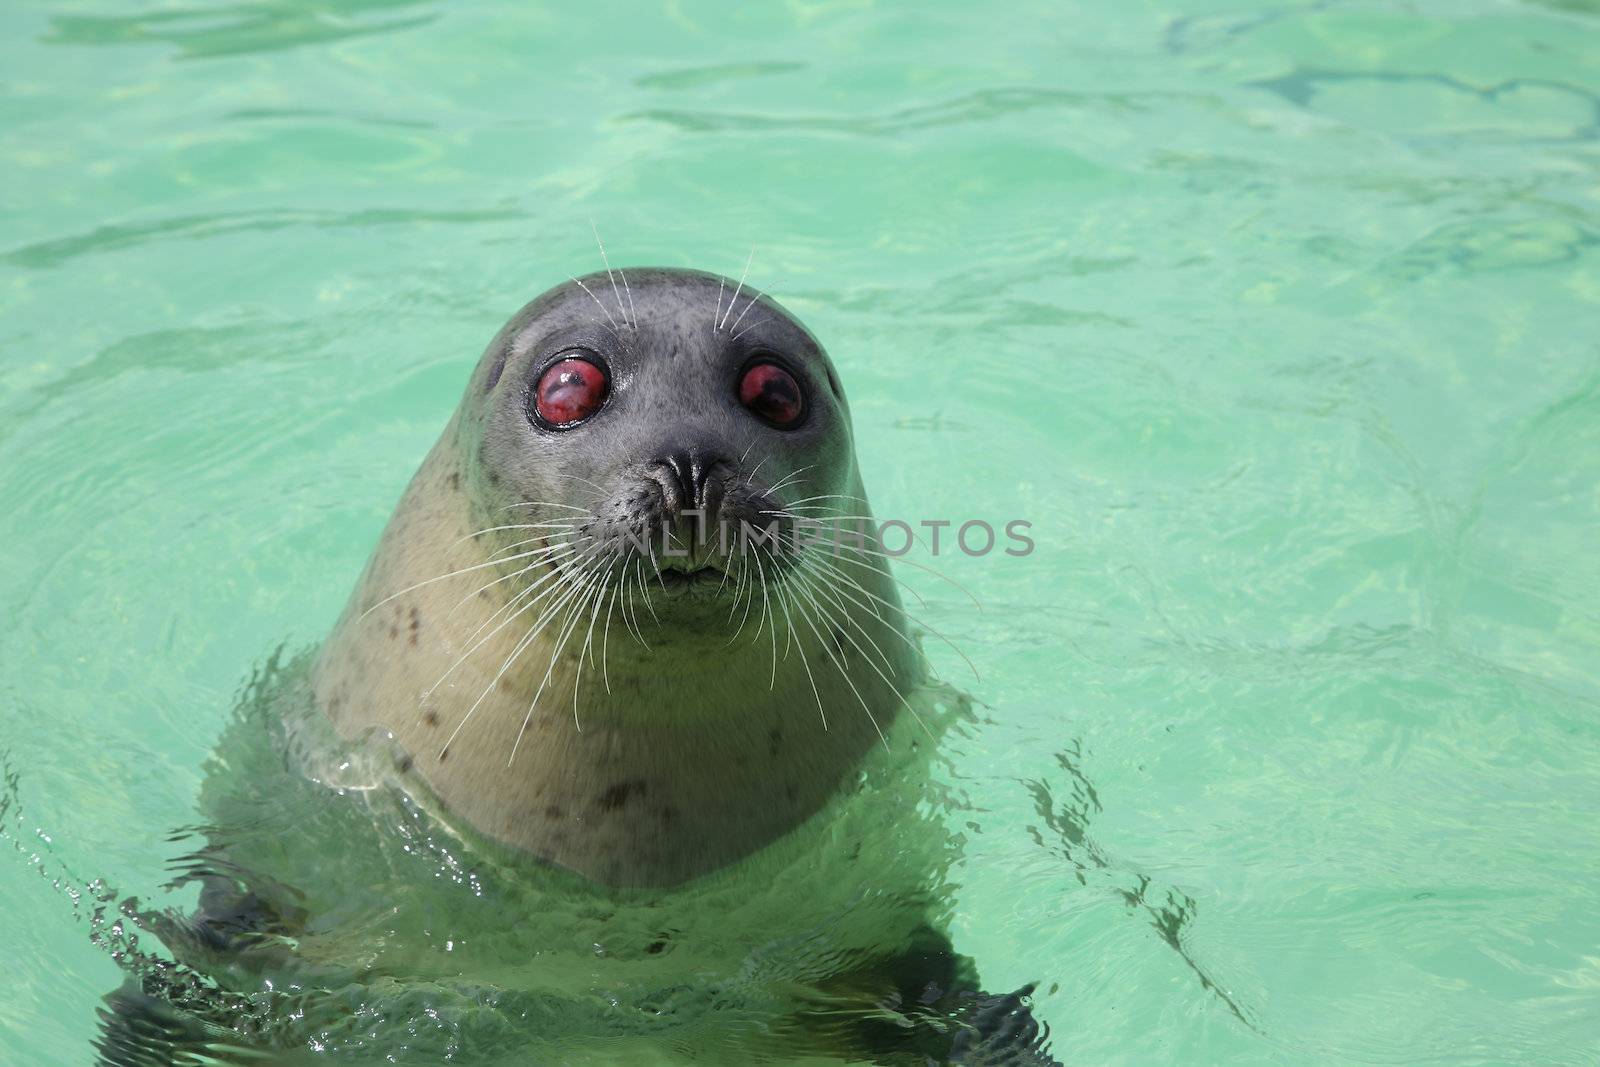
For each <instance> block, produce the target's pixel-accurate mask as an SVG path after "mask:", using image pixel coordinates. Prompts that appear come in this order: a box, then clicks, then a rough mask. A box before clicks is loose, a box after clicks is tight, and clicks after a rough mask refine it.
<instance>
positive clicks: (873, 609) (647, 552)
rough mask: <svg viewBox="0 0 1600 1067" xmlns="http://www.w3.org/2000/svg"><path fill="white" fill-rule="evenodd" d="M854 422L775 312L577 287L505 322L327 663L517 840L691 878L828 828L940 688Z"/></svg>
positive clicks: (357, 730)
mask: <svg viewBox="0 0 1600 1067" xmlns="http://www.w3.org/2000/svg"><path fill="white" fill-rule="evenodd" d="M874 544H875V540H874V529H873V523H872V517H871V512H870V509H869V508H868V506H867V503H866V499H865V492H864V490H863V487H862V480H861V474H860V471H859V470H858V468H857V464H856V457H855V450H854V446H853V442H852V437H851V426H850V416H849V407H848V404H847V403H846V400H845V396H844V392H843V390H842V389H841V388H840V386H839V380H838V376H837V374H836V373H835V371H834V368H833V366H832V365H831V363H830V362H829V359H828V356H827V354H826V353H825V352H824V351H823V349H822V346H821V345H820V344H818V342H817V341H816V339H815V338H814V337H813V336H812V335H811V334H810V333H809V332H808V331H807V330H806V329H805V327H804V326H802V325H801V324H800V323H799V322H798V321H797V320H796V319H794V318H793V317H792V316H791V315H789V314H788V313H787V312H786V311H785V310H784V309H783V308H781V307H780V306H778V304H777V303H775V302H774V301H772V300H771V299H769V298H767V297H765V296H761V295H755V294H752V293H751V292H750V291H749V290H745V289H744V288H743V287H742V285H738V284H736V283H734V282H731V281H728V280H727V279H723V278H719V277H717V276H715V275H711V274H704V273H700V272H695V271H687V270H666V269H647V270H632V271H628V272H627V273H626V274H625V275H624V277H623V280H622V282H621V287H620V288H619V287H618V283H617V279H616V278H615V276H612V275H610V274H609V273H600V274H597V275H591V276H588V277H586V278H578V279H574V280H573V281H571V282H570V283H567V284H564V285H561V286H558V287H556V288H555V289H552V290H551V291H549V292H547V293H545V294H544V295H542V296H540V297H539V298H537V299H536V300H534V301H532V302H531V303H529V304H528V305H527V306H525V307H524V308H522V310H521V311H519V312H518V313H517V314H516V315H515V316H513V317H512V319H511V320H510V321H509V322H508V323H507V324H506V325H505V327H504V328H503V329H501V331H500V332H499V333H498V335H496V337H495V338H494V340H493V341H492V342H491V343H490V345H489V347H488V349H487V350H486V351H485V352H484V354H483V357H482V359H481V360H480V362H479V364H478V366H477V369H476V370H475V371H474V373H473V375H472V377H471V380H470V383H469V385H468V387H467V390H466V393H465V396H464V397H463V398H462V400H461V403H460V406H459V407H458V409H457V410H456V412H455V414H454V416H453V417H452V418H451V420H450V422H449V424H448V426H447V427H446V429H445V430H444V433H443V435H442V436H441V437H440V439H439V441H438V443H437V444H436V445H435V446H434V448H433V450H432V452H431V453H430V454H429V455H428V457H427V460H426V461H425V462H424V463H423V464H422V467H421V469H420V470H419V471H418V472H417V474H416V476H415V478H414V479H413V480H412V482H411V484H410V486H409V488H408V489H407V490H406V492H405V495H404V497H403V498H402V500H401V501H400V504H399V506H398V507H397V509H396V511H395V512H394V515H393V517H392V519H391V520H390V522H389V525H388V528H387V529H386V530H385V532H384V534H383V537H382V540H381V541H380V543H379V545H378V547H377V549H376V550H375V552H374V554H373V556H372V558H371V560H370V562H369V563H368V565H367V568H366V570H365V572H364V574H363V575H362V577H361V579H360V582H359V584H358V585H357V587H356V590H355V592H354V594H353V596H352V597H351V599H350V602H349V605H348V607H347V608H346V610H345V612H344V614H343V616H342V617H341V619H340V620H339V623H338V624H337V626H336V628H335V629H334V631H333V633H332V635H331V637H330V638H329V640H328V641H327V643H326V645H325V646H324V649H323V651H322V654H321V656H320V659H319V661H318V662H317V664H316V666H315V669H314V673H313V685H314V689H315V693H316V698H317V700H318V702H319V703H320V705H321V706H322V707H323V709H324V710H325V711H326V712H327V714H328V716H329V717H330V718H331V719H332V721H333V723H334V724H335V725H336V727H337V728H338V730H339V731H340V733H341V734H343V735H344V736H345V737H346V738H347V739H355V738H357V737H360V736H362V735H367V734H372V733H382V734H385V735H389V736H392V738H393V740H394V742H395V743H396V744H397V745H398V747H399V749H400V750H401V751H402V752H403V753H404V755H403V756H402V758H401V761H400V762H401V764H402V766H404V767H405V769H406V774H407V776H408V777H409V778H410V779H411V781H412V782H413V783H414V784H416V785H420V786H422V787H424V788H425V790H426V791H427V792H429V793H431V794H432V796H433V797H435V798H437V801H438V803H439V804H440V805H441V806H442V808H443V809H444V810H445V811H446V812H447V813H448V814H449V816H450V817H452V818H453V819H455V820H457V821H460V822H463V823H465V824H466V825H467V826H469V827H470V828H471V829H473V830H474V831H476V832H478V833H480V834H482V835H484V836H486V837H488V838H490V839H493V840H495V841H498V842H501V843H503V844H505V845H508V846H511V847H512V848H514V849H517V850H520V851H522V852H526V853H530V854H532V855H534V856H537V857H540V858H542V859H545V860H549V861H552V862H554V863H556V864H559V865H561V866H563V867H566V868H569V869H571V870H574V871H577V872H579V873H581V874H583V875H585V876H587V877H589V878H592V879H594V880H596V881H599V882H601V883H604V884H608V885H615V886H648V885H670V884H676V883H680V882H683V881H685V880H687V879H691V878H694V877H696V876H698V875H701V874H704V873H706V872H708V871H711V870H715V869H717V868H719V867H722V866H724V865H726V864H728V863H730V862H732V861H734V860H737V859H739V858H740V857H743V856H745V855H748V854H750V853H751V852H753V851H755V850H757V849H759V848H761V847H762V846H763V845H765V844H767V843H768V842H770V841H772V840H773V839H775V838H777V837H779V836H781V835H783V834H784V833H785V832H787V831H788V830H790V829H792V828H793V827H795V826H796V825H798V824H799V823H801V822H802V821H804V820H805V819H806V818H807V817H808V816H809V815H811V814H812V813H814V812H815V811H817V810H818V809H819V808H820V807H821V806H822V805H823V803H824V802H825V801H827V799H828V798H829V797H830V796H831V795H832V794H834V792H835V791H836V790H837V789H838V788H839V785H840V783H841V782H842V781H844V780H845V779H846V778H847V777H848V776H850V775H851V774H852V773H853V772H854V771H855V770H856V768H857V767H858V765H859V764H860V763H861V761H862V759H863V756H864V755H865V754H866V753H867V752H868V751H869V750H870V749H871V748H872V747H873V746H874V745H878V744H879V743H880V740H881V739H882V738H884V737H886V736H887V735H888V733H889V731H890V730H891V728H892V727H893V726H894V725H895V723H896V720H897V718H898V717H899V716H900V714H901V713H902V712H903V711H904V709H905V708H906V707H908V705H907V704H906V701H905V699H904V696H905V694H906V693H907V692H908V691H909V690H910V689H911V688H912V687H913V686H915V685H916V684H917V682H918V681H919V680H920V679H921V677H922V665H921V660H920V657H919V655H918V653H917V650H916V647H915V645H914V643H913V641H912V640H911V639H910V637H909V636H908V634H907V630H906V626H905V621H904V614H903V612H902V611H901V608H900V603H899V599H898V595H897V593H896V589H895V584H894V582H893V580H892V579H891V578H890V576H889V574H888V571H887V567H886V562H885V559H884V558H883V556H882V554H881V553H880V552H877V551H876V550H875V549H874V547H873V546H874Z"/></svg>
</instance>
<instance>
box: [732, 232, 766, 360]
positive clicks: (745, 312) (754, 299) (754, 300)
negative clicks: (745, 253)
mask: <svg viewBox="0 0 1600 1067" xmlns="http://www.w3.org/2000/svg"><path fill="white" fill-rule="evenodd" d="M752 251H753V250H752ZM751 292H752V294H753V295H752V296H751V297H750V302H749V303H748V304H746V305H745V306H744V310H743V311H741V312H739V317H738V318H736V319H734V320H733V325H732V326H729V327H728V332H729V333H730V334H733V337H734V339H737V338H738V336H739V334H738V333H737V332H736V331H737V330H738V329H739V324H740V323H741V322H743V321H744V317H745V316H746V315H748V314H750V309H751V308H753V307H755V306H756V304H757V303H758V302H759V301H760V300H761V294H760V293H758V292H755V291H754V290H751ZM728 313H729V314H730V315H731V314H732V313H733V308H731V307H730V308H729V309H728Z"/></svg>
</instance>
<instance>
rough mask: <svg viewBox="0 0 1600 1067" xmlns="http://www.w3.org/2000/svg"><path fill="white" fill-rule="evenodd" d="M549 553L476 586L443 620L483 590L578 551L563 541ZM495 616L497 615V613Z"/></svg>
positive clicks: (514, 597) (552, 563) (552, 547)
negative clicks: (557, 553)
mask: <svg viewBox="0 0 1600 1067" xmlns="http://www.w3.org/2000/svg"><path fill="white" fill-rule="evenodd" d="M563 548H565V549H568V551H567V552H564V553H561V554H560V555H556V554H554V553H555V552H556V551H557V550H559V549H563ZM549 551H550V552H551V553H552V554H551V555H547V556H545V557H544V558H542V559H535V560H533V561H532V562H530V563H528V564H526V565H525V566H523V567H519V568H518V569H517V570H514V571H512V572H511V573H510V574H503V575H501V576H500V577H498V578H496V579H495V580H494V581H492V582H485V583H484V584H483V585H480V586H478V588H476V589H474V590H473V591H472V592H470V593H468V594H467V595H465V596H463V597H462V598H461V599H460V600H458V601H456V602H455V603H454V604H453V605H451V607H450V610H449V611H447V612H445V618H447V619H448V618H449V617H450V616H452V615H454V614H455V613H456V612H457V611H459V610H461V606H462V605H463V604H466V603H467V602H468V601H471V600H473V599H474V598H475V597H477V595H478V594H479V593H482V592H484V591H485V590H488V589H492V588H494V587H495V586H497V585H499V584H500V583H501V582H510V581H514V580H516V579H517V578H520V577H522V576H523V575H524V574H527V573H528V572H529V571H531V570H534V569H535V568H538V567H544V566H553V565H554V564H556V563H559V562H560V561H561V560H562V559H563V558H565V557H566V556H568V555H571V554H572V553H575V552H577V551H579V549H577V548H576V547H575V546H573V545H572V544H571V542H566V541H563V542H561V543H560V544H557V545H552V546H550V550H549ZM526 591H527V590H526V589H524V590H521V591H519V592H518V593H517V594H516V596H513V597H512V598H511V599H512V601H515V600H516V599H517V598H518V597H521V596H522V594H523V593H524V592H526ZM501 610H504V608H502V609H501ZM496 614H498V612H497V613H496ZM491 618H493V616H491ZM468 640H469V641H470V640H471V638H470V637H469V638H468Z"/></svg>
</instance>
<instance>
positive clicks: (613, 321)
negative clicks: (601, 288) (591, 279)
mask: <svg viewBox="0 0 1600 1067" xmlns="http://www.w3.org/2000/svg"><path fill="white" fill-rule="evenodd" d="M569 277H571V276H570V275H569ZM572 280H573V281H574V282H576V283H577V285H578V288H579V289H582V290H583V291H584V292H586V293H589V299H590V300H593V301H594V302H595V305H596V306H597V307H599V309H600V310H601V311H602V312H604V313H605V316H606V321H608V322H610V323H611V332H612V334H613V335H615V337H616V338H617V340H618V341H621V340H622V327H621V326H618V325H617V320H616V319H614V318H612V317H611V312H610V311H608V310H606V306H605V305H604V304H602V303H600V298H599V297H598V296H595V295H594V294H593V293H591V292H589V287H588V286H587V285H584V284H583V282H581V281H579V280H578V279H577V278H575V277H574V278H572ZM620 306H621V304H620V303H619V304H618V307H620Z"/></svg>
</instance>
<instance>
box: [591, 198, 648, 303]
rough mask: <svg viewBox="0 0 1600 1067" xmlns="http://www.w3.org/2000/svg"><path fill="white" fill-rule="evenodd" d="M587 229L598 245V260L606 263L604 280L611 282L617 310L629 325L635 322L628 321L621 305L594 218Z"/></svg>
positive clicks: (615, 280) (620, 295)
mask: <svg viewBox="0 0 1600 1067" xmlns="http://www.w3.org/2000/svg"><path fill="white" fill-rule="evenodd" d="M589 229H591V230H593V231H594V243H595V244H597V245H599V246H600V262H602V263H604V264H605V265H606V280H607V281H609V282H610V283H611V293H612V295H613V296H615V297H616V298H617V312H618V313H619V314H620V315H621V316H622V321H623V322H627V323H628V325H629V326H630V327H632V326H635V325H636V324H635V323H632V322H628V311H627V309H626V308H624V307H623V306H622V293H621V292H619V291H618V290H617V279H616V278H614V277H612V275H611V260H610V259H608V258H607V257H606V244H605V242H604V241H602V240H600V228H599V227H598V226H596V225H595V224H594V219H590V220H589Z"/></svg>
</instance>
